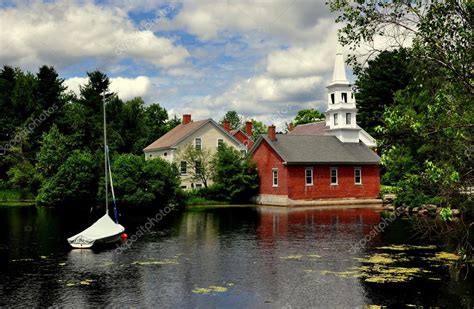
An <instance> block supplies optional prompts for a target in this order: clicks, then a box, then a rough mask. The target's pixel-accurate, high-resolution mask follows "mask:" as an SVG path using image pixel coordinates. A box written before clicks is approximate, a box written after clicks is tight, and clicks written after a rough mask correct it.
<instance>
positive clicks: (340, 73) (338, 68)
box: [329, 52, 349, 85]
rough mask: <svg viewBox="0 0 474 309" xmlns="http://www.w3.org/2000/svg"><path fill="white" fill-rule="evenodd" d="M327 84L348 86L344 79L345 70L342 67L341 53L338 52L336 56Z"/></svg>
mask: <svg viewBox="0 0 474 309" xmlns="http://www.w3.org/2000/svg"><path fill="white" fill-rule="evenodd" d="M329 84H346V85H347V84H349V81H348V80H347V77H346V68H345V65H344V56H343V55H342V52H338V53H337V54H336V59H335V61H334V72H333V74H332V81H331V82H330V83H329Z"/></svg>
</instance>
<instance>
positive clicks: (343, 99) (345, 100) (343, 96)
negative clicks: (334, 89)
mask: <svg viewBox="0 0 474 309" xmlns="http://www.w3.org/2000/svg"><path fill="white" fill-rule="evenodd" d="M341 97H342V102H344V103H347V93H345V92H343V93H341Z"/></svg>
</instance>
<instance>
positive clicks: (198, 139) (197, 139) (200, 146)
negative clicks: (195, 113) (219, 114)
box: [194, 137, 202, 150]
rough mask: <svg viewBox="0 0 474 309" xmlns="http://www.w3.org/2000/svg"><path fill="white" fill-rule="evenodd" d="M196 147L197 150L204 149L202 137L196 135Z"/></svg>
mask: <svg viewBox="0 0 474 309" xmlns="http://www.w3.org/2000/svg"><path fill="white" fill-rule="evenodd" d="M194 147H195V148H196V150H201V149H202V141H201V138H200V137H196V138H195V139H194Z"/></svg>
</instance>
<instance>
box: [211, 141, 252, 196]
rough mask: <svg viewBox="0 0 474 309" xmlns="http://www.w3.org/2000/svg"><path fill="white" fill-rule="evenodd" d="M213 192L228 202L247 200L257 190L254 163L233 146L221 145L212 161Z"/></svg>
mask: <svg viewBox="0 0 474 309" xmlns="http://www.w3.org/2000/svg"><path fill="white" fill-rule="evenodd" d="M212 166H213V171H214V173H213V180H214V184H213V186H214V187H215V190H214V191H215V192H218V193H219V195H220V196H221V197H224V199H226V200H228V201H230V202H248V201H250V199H251V198H252V197H254V196H255V195H256V194H257V191H258V182H259V181H258V174H257V170H256V165H255V164H254V163H253V162H252V161H251V158H250V157H244V156H242V154H241V153H240V152H239V151H238V150H237V149H235V148H233V147H230V146H227V145H225V144H224V145H222V146H221V147H219V149H218V151H217V154H216V155H215V157H214V159H213V162H212Z"/></svg>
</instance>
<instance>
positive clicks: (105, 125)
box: [102, 93, 109, 214]
mask: <svg viewBox="0 0 474 309" xmlns="http://www.w3.org/2000/svg"><path fill="white" fill-rule="evenodd" d="M102 105H103V109H104V171H105V213H106V214H109V181H108V177H107V176H108V175H107V170H108V164H107V119H106V116H105V93H104V94H103V96H102Z"/></svg>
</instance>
